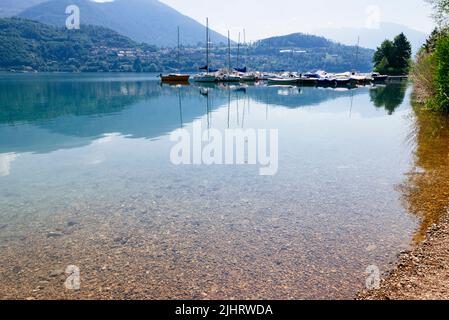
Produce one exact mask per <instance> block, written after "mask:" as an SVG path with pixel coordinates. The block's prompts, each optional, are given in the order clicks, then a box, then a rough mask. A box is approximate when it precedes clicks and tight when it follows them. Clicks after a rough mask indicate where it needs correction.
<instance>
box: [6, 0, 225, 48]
mask: <svg viewBox="0 0 449 320" xmlns="http://www.w3.org/2000/svg"><path fill="white" fill-rule="evenodd" d="M2 1H3V0H2ZM69 5H77V6H78V7H79V8H80V12H81V24H82V25H98V26H103V27H106V28H109V29H112V30H114V31H117V32H118V33H120V34H123V35H125V36H127V37H129V38H131V39H133V40H135V41H137V42H145V43H148V44H153V45H157V46H162V47H166V46H172V47H173V46H176V44H177V31H176V30H177V26H179V27H180V28H181V42H182V44H185V45H196V44H198V43H199V42H202V43H204V42H205V27H204V26H203V25H201V24H200V23H198V22H197V21H195V20H193V19H192V18H189V17H187V16H185V15H182V14H181V13H179V12H178V11H176V10H175V9H173V8H171V7H169V6H167V5H165V4H163V3H161V2H159V1H157V0H115V1H112V2H105V3H97V2H92V1H90V0H50V1H47V2H44V3H41V4H38V5H36V6H34V7H31V8H29V9H27V10H25V11H23V12H22V13H20V14H19V15H18V17H20V18H25V19H30V20H36V21H39V22H42V23H47V24H51V25H56V26H64V25H65V21H66V19H67V16H68V15H67V14H65V9H66V7H67V6H69ZM210 38H211V41H212V42H214V43H220V42H223V43H226V42H227V38H225V37H224V36H222V35H220V34H218V33H217V32H214V31H211V32H210Z"/></svg>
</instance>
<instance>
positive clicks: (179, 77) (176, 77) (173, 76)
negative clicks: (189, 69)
mask: <svg viewBox="0 0 449 320" xmlns="http://www.w3.org/2000/svg"><path fill="white" fill-rule="evenodd" d="M180 48H181V47H180V38H179V27H178V66H180V60H179V56H180V50H181V49H180ZM160 78H161V81H162V82H169V83H182V82H188V81H189V79H190V75H188V74H180V73H170V74H167V75H163V74H161V75H160Z"/></svg>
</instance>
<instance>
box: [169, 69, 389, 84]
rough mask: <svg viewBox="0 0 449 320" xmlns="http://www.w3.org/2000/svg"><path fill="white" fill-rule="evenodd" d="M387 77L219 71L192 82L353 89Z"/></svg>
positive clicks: (176, 77)
mask: <svg viewBox="0 0 449 320" xmlns="http://www.w3.org/2000/svg"><path fill="white" fill-rule="evenodd" d="M388 78H389V77H388V76H385V75H380V74H378V73H369V74H360V73H355V72H352V73H351V72H346V73H340V74H336V73H327V72H324V71H319V72H314V73H304V74H301V73H296V72H285V73H263V72H245V73H242V72H237V71H230V70H221V71H216V72H204V73H200V74H197V75H195V76H193V81H194V82H199V83H218V82H236V83H238V82H256V81H267V82H268V84H271V85H303V86H320V87H355V86H357V85H367V84H372V83H374V84H380V83H385V82H386V81H387V80H388ZM161 80H162V82H188V81H189V80H190V75H185V74H168V75H165V76H164V75H161Z"/></svg>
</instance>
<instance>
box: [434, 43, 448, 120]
mask: <svg viewBox="0 0 449 320" xmlns="http://www.w3.org/2000/svg"><path fill="white" fill-rule="evenodd" d="M435 56H436V60H437V63H438V66H437V76H436V83H437V99H438V101H437V102H438V105H439V107H440V108H441V109H442V110H445V111H449V59H448V57H449V36H446V37H441V38H440V39H439V40H438V42H437V46H436V50H435Z"/></svg>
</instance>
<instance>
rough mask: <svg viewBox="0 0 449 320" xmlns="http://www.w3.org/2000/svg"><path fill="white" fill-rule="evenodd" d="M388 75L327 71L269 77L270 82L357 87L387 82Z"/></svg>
mask: <svg viewBox="0 0 449 320" xmlns="http://www.w3.org/2000/svg"><path fill="white" fill-rule="evenodd" d="M387 80H388V76H385V75H380V74H378V73H369V74H361V73H356V72H345V73H339V74H338V73H327V72H325V71H318V72H314V73H311V72H309V73H305V74H298V73H284V74H281V75H277V76H275V77H270V78H269V79H268V83H269V84H287V85H296V84H299V85H304V86H307V85H310V86H320V87H355V86H357V85H367V84H372V83H374V84H379V83H385V82H386V81H387Z"/></svg>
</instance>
